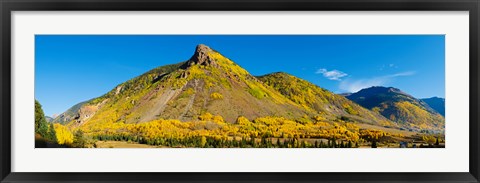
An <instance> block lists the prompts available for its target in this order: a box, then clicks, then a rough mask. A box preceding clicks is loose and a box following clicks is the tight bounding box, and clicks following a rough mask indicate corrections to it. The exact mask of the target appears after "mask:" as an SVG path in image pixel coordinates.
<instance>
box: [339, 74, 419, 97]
mask: <svg viewBox="0 0 480 183" xmlns="http://www.w3.org/2000/svg"><path fill="white" fill-rule="evenodd" d="M414 74H415V72H413V71H408V72H401V73H396V74H391V75H386V76H380V77H374V78H370V79H357V80H354V79H347V80H344V81H342V82H340V85H339V88H340V89H341V90H344V91H348V92H352V93H353V92H357V91H360V90H361V89H364V88H368V87H372V86H385V85H386V84H388V83H389V82H390V81H392V79H394V78H396V77H403V76H411V75H414Z"/></svg>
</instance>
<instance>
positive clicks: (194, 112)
mask: <svg viewBox="0 0 480 183" xmlns="http://www.w3.org/2000/svg"><path fill="white" fill-rule="evenodd" d="M207 112H208V113H211V114H214V115H220V116H222V117H223V118H224V119H225V120H226V121H227V122H231V123H233V122H235V120H236V119H237V118H238V117H239V116H245V117H247V118H248V119H255V118H257V117H262V116H284V117H289V118H299V117H301V116H304V115H312V114H313V113H314V111H306V110H304V108H303V107H302V106H300V105H298V104H296V103H294V102H292V101H290V100H289V99H288V98H286V97H285V96H283V95H281V94H280V93H278V92H277V91H276V90H274V89H273V88H271V87H269V86H266V85H264V84H262V82H261V81H259V80H258V79H257V78H255V77H253V76H251V75H250V74H249V73H248V72H247V71H246V70H244V69H243V68H241V67H240V66H238V65H237V64H235V63H234V62H232V61H231V60H229V59H228V58H225V57H224V56H222V55H221V54H219V53H218V52H216V51H214V50H212V49H210V48H209V47H207V46H205V45H199V46H197V48H196V51H195V53H194V55H193V56H192V58H190V59H189V60H188V61H186V62H181V63H178V64H174V65H169V66H164V67H159V68H156V69H153V70H151V71H149V72H147V73H145V74H143V75H141V76H138V77H136V78H134V79H132V80H129V81H127V82H125V83H122V84H120V85H118V86H117V87H116V88H114V89H113V90H111V91H110V92H108V93H107V94H105V95H103V96H101V97H99V98H95V99H93V100H91V101H89V102H87V103H85V104H83V105H82V107H80V109H79V110H78V111H77V115H76V116H77V118H74V120H73V121H72V122H71V124H70V125H73V126H80V125H84V124H85V125H87V126H89V125H97V124H101V123H115V122H124V123H141V122H147V121H152V120H155V119H162V118H163V119H180V120H182V121H189V120H197V119H198V118H199V117H200V116H201V115H202V114H205V113H207Z"/></svg>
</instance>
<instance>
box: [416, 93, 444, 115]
mask: <svg viewBox="0 0 480 183" xmlns="http://www.w3.org/2000/svg"><path fill="white" fill-rule="evenodd" d="M421 100H422V101H423V102H425V103H427V104H428V105H429V106H430V107H431V108H432V109H434V110H435V111H437V112H438V113H440V114H441V115H442V116H445V99H444V98H439V97H431V98H424V99H421Z"/></svg>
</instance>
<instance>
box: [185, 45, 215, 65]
mask: <svg viewBox="0 0 480 183" xmlns="http://www.w3.org/2000/svg"><path fill="white" fill-rule="evenodd" d="M212 51H213V50H212V49H211V48H210V47H208V46H206V45H203V44H199V45H197V48H196V49H195V53H194V54H193V56H192V58H190V60H188V62H187V63H186V65H187V67H189V66H192V65H196V64H199V65H204V66H214V67H217V66H218V65H217V63H216V62H215V60H214V59H213V58H210V56H209V55H208V53H209V52H212Z"/></svg>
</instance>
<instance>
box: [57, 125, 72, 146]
mask: <svg viewBox="0 0 480 183" xmlns="http://www.w3.org/2000/svg"><path fill="white" fill-rule="evenodd" d="M54 128H55V135H56V138H57V143H58V144H60V145H63V144H65V145H70V144H72V143H73V134H72V132H70V130H68V129H67V127H65V126H63V125H61V124H58V123H55V124H54Z"/></svg>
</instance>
